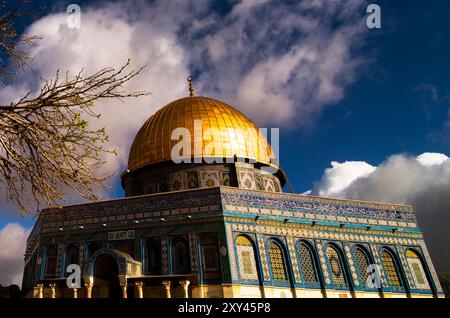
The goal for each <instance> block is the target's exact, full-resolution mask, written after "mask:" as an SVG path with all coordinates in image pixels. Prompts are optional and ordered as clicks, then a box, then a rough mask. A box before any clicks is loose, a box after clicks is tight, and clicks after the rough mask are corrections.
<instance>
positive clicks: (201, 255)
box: [196, 232, 222, 283]
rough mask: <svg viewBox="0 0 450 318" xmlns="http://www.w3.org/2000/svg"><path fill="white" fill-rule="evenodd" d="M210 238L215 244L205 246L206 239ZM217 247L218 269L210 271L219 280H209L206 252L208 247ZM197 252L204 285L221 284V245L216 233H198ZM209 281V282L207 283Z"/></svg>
mask: <svg viewBox="0 0 450 318" xmlns="http://www.w3.org/2000/svg"><path fill="white" fill-rule="evenodd" d="M205 238H210V239H212V241H213V242H214V244H204V239H205ZM212 246H214V247H215V253H216V255H215V257H216V262H217V268H216V269H215V270H212V269H211V270H210V271H209V272H210V273H214V274H213V275H214V276H217V278H214V279H207V278H206V276H207V274H208V272H206V264H205V259H204V254H205V250H204V248H205V247H206V248H207V247H212ZM196 247H197V248H196V252H197V255H198V256H199V263H200V265H199V266H198V270H199V273H200V278H201V281H202V282H203V283H209V282H211V281H212V282H219V281H220V279H221V278H222V264H221V261H220V244H219V236H218V235H217V233H215V232H205V233H198V235H197V239H196ZM207 281H208V282H207Z"/></svg>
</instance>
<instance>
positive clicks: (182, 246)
mask: <svg viewBox="0 0 450 318" xmlns="http://www.w3.org/2000/svg"><path fill="white" fill-rule="evenodd" d="M172 272H173V273H174V274H188V273H190V272H191V266H190V258H189V246H188V244H187V242H186V240H185V239H184V238H181V237H177V238H175V239H173V240H172Z"/></svg>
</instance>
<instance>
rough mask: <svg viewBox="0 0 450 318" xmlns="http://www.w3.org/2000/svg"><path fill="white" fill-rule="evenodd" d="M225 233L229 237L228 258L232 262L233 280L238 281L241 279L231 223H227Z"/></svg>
mask: <svg viewBox="0 0 450 318" xmlns="http://www.w3.org/2000/svg"><path fill="white" fill-rule="evenodd" d="M225 235H226V239H227V245H228V260H229V262H230V269H231V279H232V280H233V281H237V280H238V279H239V275H238V272H237V265H236V256H235V253H234V248H233V246H234V238H233V232H232V230H231V224H229V223H227V224H225Z"/></svg>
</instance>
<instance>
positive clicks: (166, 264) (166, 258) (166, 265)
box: [161, 237, 169, 274]
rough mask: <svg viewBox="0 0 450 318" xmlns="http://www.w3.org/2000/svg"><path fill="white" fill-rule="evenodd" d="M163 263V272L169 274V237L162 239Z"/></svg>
mask: <svg viewBox="0 0 450 318" xmlns="http://www.w3.org/2000/svg"><path fill="white" fill-rule="evenodd" d="M161 263H162V267H161V269H162V272H163V274H168V273H169V248H168V242H167V237H164V238H162V239H161Z"/></svg>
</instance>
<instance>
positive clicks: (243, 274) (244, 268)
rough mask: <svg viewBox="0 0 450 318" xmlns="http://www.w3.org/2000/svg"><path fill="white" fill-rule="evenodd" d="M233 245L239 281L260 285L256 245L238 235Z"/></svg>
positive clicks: (247, 238)
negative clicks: (234, 246)
mask: <svg viewBox="0 0 450 318" xmlns="http://www.w3.org/2000/svg"><path fill="white" fill-rule="evenodd" d="M235 245H236V252H237V263H238V265H239V266H238V267H239V278H240V280H242V281H247V282H258V283H259V284H261V279H260V269H259V266H258V264H259V263H258V259H257V252H256V245H255V244H254V242H253V240H252V239H251V238H250V237H249V236H247V235H245V234H239V235H238V236H236V239H235Z"/></svg>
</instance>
